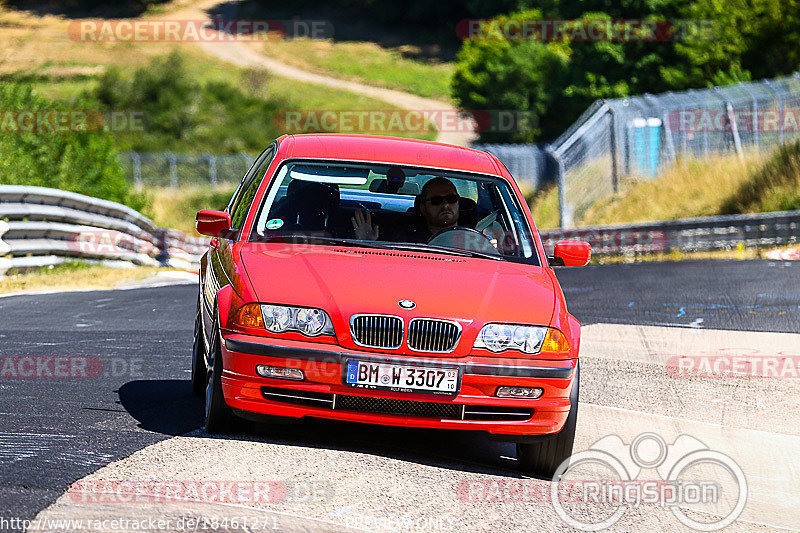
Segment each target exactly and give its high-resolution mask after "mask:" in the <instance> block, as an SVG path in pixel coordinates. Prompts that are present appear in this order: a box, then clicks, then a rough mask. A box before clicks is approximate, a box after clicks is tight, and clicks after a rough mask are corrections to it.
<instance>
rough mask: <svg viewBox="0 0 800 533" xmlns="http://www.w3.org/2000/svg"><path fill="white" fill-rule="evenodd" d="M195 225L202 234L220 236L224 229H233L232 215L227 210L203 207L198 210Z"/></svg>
mask: <svg viewBox="0 0 800 533" xmlns="http://www.w3.org/2000/svg"><path fill="white" fill-rule="evenodd" d="M195 220H196V223H195V224H196V225H195V227H196V228H197V233H199V234H200V235H208V236H209V237H219V234H220V233H222V232H223V231H226V230H229V229H231V215H230V213H226V212H225V211H212V210H211V209H201V210H200V211H198V212H197V218H196V219H195Z"/></svg>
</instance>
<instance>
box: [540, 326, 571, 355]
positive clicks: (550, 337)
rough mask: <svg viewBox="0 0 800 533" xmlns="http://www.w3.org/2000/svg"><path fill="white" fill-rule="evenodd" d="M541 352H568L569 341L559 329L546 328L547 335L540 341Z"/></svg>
mask: <svg viewBox="0 0 800 533" xmlns="http://www.w3.org/2000/svg"><path fill="white" fill-rule="evenodd" d="M540 351H542V352H549V353H567V352H569V342H567V338H566V337H565V336H564V334H563V333H561V332H560V331H559V330H557V329H554V328H547V335H546V336H545V338H544V343H542V349H541V350H540Z"/></svg>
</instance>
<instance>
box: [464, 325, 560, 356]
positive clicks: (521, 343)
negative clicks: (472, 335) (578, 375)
mask: <svg viewBox="0 0 800 533" xmlns="http://www.w3.org/2000/svg"><path fill="white" fill-rule="evenodd" d="M543 347H544V349H545V351H548V352H551V351H554V352H559V353H564V352H568V351H569V344H568V343H567V340H566V338H565V337H564V334H563V333H561V332H560V331H558V330H557V329H553V328H547V327H544V326H520V325H515V324H486V325H485V326H483V329H481V332H480V333H479V334H478V338H477V339H475V345H474V348H483V349H486V350H490V351H492V352H502V351H504V350H519V351H521V352H524V353H530V354H535V353H539V352H540V351H542V348H543Z"/></svg>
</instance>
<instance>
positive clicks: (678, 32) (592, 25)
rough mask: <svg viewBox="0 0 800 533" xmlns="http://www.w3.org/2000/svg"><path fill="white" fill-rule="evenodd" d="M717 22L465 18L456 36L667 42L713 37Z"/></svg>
mask: <svg viewBox="0 0 800 533" xmlns="http://www.w3.org/2000/svg"><path fill="white" fill-rule="evenodd" d="M715 33H717V32H716V31H715V25H714V21H712V20H697V19H685V20H678V19H670V20H667V19H610V18H584V19H534V18H514V17H510V18H502V17H501V18H497V19H489V20H487V19H463V20H461V21H459V22H458V24H456V35H457V36H458V38H459V39H461V40H465V41H538V42H551V41H564V40H567V41H572V42H599V41H607V42H665V41H682V40H686V39H703V40H708V39H712V38H713V36H714V35H715Z"/></svg>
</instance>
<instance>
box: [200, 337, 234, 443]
mask: <svg viewBox="0 0 800 533" xmlns="http://www.w3.org/2000/svg"><path fill="white" fill-rule="evenodd" d="M218 331H219V330H218V329H217V328H216V324H215V326H214V341H213V342H212V345H211V349H210V350H209V352H210V355H211V357H213V361H212V362H211V364H210V365H209V366H207V372H206V373H207V378H206V431H207V432H208V433H212V434H213V433H223V432H225V431H227V430H229V429H230V428H231V425H232V421H233V412H232V411H231V408H230V407H228V404H226V403H225V397H224V396H223V395H222V349H221V348H220V341H219V333H218Z"/></svg>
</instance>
